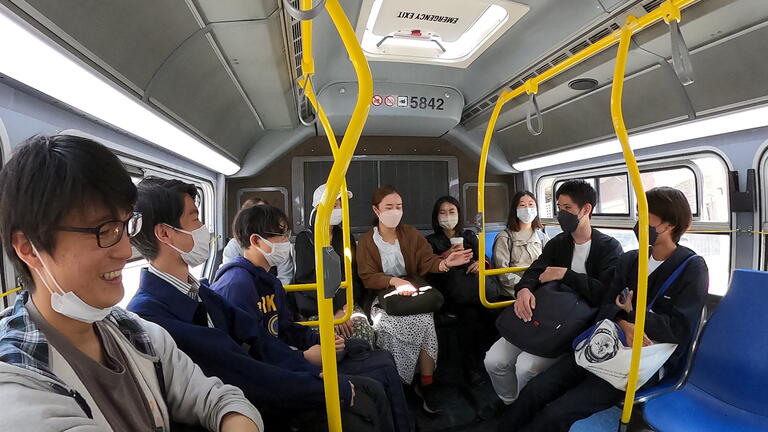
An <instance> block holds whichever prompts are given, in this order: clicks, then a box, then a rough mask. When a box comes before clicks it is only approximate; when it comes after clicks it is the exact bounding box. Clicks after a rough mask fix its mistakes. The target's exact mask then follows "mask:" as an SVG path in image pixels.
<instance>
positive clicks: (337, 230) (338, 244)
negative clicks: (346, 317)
mask: <svg viewBox="0 0 768 432" xmlns="http://www.w3.org/2000/svg"><path fill="white" fill-rule="evenodd" d="M343 239H344V232H343V230H342V229H341V227H339V226H334V227H333V238H332V239H331V246H332V247H333V250H334V251H336V253H337V254H338V255H339V257H340V258H341V274H342V276H343V278H346V275H345V274H344V240H343ZM314 244H315V234H314V232H312V231H311V230H307V231H302V232H300V233H299V234H298V235H297V236H296V244H295V245H294V254H295V255H294V256H295V257H296V271H295V273H294V277H293V279H294V282H295V283H297V284H305V283H314V282H315V246H314ZM350 244H351V249H352V251H351V252H352V276H353V280H352V286H353V290H354V298H355V303H357V304H362V303H363V299H362V298H361V297H360V296H361V295H362V294H361V293H362V287H363V283H362V282H361V281H360V278H359V277H358V276H357V262H356V261H355V238H354V237H352V239H351V242H350ZM289 296H290V297H293V301H294V302H295V306H296V310H297V311H298V312H299V314H301V316H302V317H304V318H309V317H310V316H312V315H317V294H316V293H315V292H314V291H300V292H292V293H289ZM346 302H347V297H346V291H345V290H343V289H341V290H339V291H338V292H337V293H336V296H335V297H334V298H333V309H334V311H338V310H339V309H341V308H342V307H343V306H344V304H346Z"/></svg>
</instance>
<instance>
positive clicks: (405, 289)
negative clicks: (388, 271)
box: [389, 277, 417, 296]
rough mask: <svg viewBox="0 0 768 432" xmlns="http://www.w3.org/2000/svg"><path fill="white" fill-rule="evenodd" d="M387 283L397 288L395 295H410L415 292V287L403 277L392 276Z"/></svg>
mask: <svg viewBox="0 0 768 432" xmlns="http://www.w3.org/2000/svg"><path fill="white" fill-rule="evenodd" d="M389 284H390V285H392V286H393V287H395V289H397V295H401V296H410V295H413V294H415V293H416V291H417V290H416V287H415V286H413V284H411V283H410V282H408V281H407V280H405V279H400V278H396V277H393V278H392V279H390V280H389Z"/></svg>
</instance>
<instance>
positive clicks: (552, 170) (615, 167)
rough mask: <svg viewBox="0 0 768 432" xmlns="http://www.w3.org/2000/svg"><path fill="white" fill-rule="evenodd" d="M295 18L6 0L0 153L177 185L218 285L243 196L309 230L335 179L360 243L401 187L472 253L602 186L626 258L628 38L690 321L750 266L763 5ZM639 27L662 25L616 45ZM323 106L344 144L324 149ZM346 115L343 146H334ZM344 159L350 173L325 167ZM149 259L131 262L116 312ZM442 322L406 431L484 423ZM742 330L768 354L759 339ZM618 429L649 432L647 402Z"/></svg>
mask: <svg viewBox="0 0 768 432" xmlns="http://www.w3.org/2000/svg"><path fill="white" fill-rule="evenodd" d="M311 3H312V2H310V3H309V4H311ZM331 4H340V6H341V10H342V11H343V14H344V15H346V18H348V21H349V26H350V27H349V28H348V29H347V30H351V31H352V32H353V33H350V34H353V35H354V41H355V43H356V44H357V50H358V51H359V52H361V53H362V54H363V55H364V57H361V58H364V59H365V62H366V63H367V66H368V67H369V68H370V75H371V77H372V95H371V96H370V98H368V99H369V100H367V106H366V107H365V110H367V117H366V115H365V114H361V113H360V112H359V109H358V108H359V107H358V106H357V105H359V102H360V100H359V95H360V94H362V88H363V82H362V81H360V79H359V73H358V71H356V65H353V64H352V62H351V60H353V61H355V59H356V58H357V57H355V56H354V54H350V52H349V51H348V47H346V46H345V42H348V41H346V40H342V38H340V37H339V32H338V31H337V25H336V24H335V23H334V21H333V20H332V18H331V16H330V15H329V13H327V11H326V10H325V8H324V5H325V6H326V7H328V8H329V9H330V7H331V6H330V5H331ZM680 5H683V7H681V6H680ZM313 6H314V9H315V12H316V13H312V14H310V13H307V11H306V10H302V9H307V3H306V2H304V1H302V4H301V5H300V4H299V0H283V1H279V0H153V1H150V0H134V1H89V0H67V1H61V0H0V144H1V148H2V153H0V159H1V160H2V161H7V160H8V158H10V156H11V154H12V153H13V150H14V148H15V147H16V146H17V145H18V144H19V143H21V142H23V141H24V140H25V139H26V138H28V137H29V136H32V135H35V134H70V135H78V136H84V137H88V138H92V139H94V140H96V141H98V142H100V143H102V144H104V145H106V146H107V147H109V148H110V149H111V150H112V151H113V152H114V153H115V154H117V155H118V156H119V158H120V160H121V161H122V162H123V163H124V165H125V167H126V169H127V170H128V171H129V173H130V175H131V177H132V178H133V180H134V182H135V183H138V182H139V181H141V180H142V179H143V178H145V177H147V176H159V177H165V178H175V179H180V180H183V181H185V182H189V183H193V184H194V185H195V186H196V187H197V189H198V193H199V196H200V200H199V203H198V205H199V209H200V214H201V218H202V220H203V222H204V223H205V225H207V226H208V228H209V230H210V231H211V232H212V233H214V234H215V236H216V239H217V240H216V243H215V245H216V247H215V248H212V252H211V255H210V257H209V259H208V260H207V261H206V262H205V263H204V264H202V265H200V266H198V267H196V268H194V269H192V273H193V275H194V276H195V277H198V278H208V279H212V278H213V277H214V275H215V273H216V270H217V268H219V266H220V265H221V261H222V251H223V248H224V246H225V245H226V242H227V240H228V239H229V238H231V237H232V233H231V226H232V222H233V220H234V217H235V215H236V214H237V211H238V209H240V206H241V205H242V204H243V203H244V202H245V201H246V200H248V199H249V198H254V197H260V198H262V199H264V200H266V201H268V202H269V204H270V205H273V206H275V207H278V208H280V209H281V210H283V211H284V212H285V214H286V215H287V216H288V218H289V220H290V225H291V226H290V229H291V230H292V232H293V233H299V232H302V231H304V230H306V229H308V227H309V224H310V217H311V216H310V215H311V213H312V194H313V191H314V190H315V188H317V187H318V186H319V185H320V184H323V183H326V182H327V181H330V179H331V176H330V174H331V171H332V169H334V168H337V169H340V170H341V174H342V177H343V179H344V180H345V187H346V188H347V189H348V190H349V191H351V192H353V193H354V198H353V199H350V200H349V202H348V208H347V209H346V211H348V219H345V221H347V222H348V225H349V226H348V228H349V230H350V231H351V232H352V234H353V235H355V236H359V235H361V234H363V233H365V232H366V231H368V230H369V229H370V228H371V224H370V220H371V218H372V216H373V213H372V212H371V209H370V207H369V206H370V202H371V199H372V196H373V193H374V191H375V190H376V189H377V188H378V187H379V186H381V185H386V184H391V185H394V186H395V187H396V188H397V189H398V190H400V191H401V193H402V197H403V200H404V203H403V207H404V208H405V212H404V219H403V221H404V222H405V223H407V224H409V225H412V226H414V227H416V228H417V229H419V230H420V231H421V232H422V233H424V234H425V235H426V234H429V233H431V231H432V225H431V211H432V206H433V203H434V202H435V200H436V199H437V198H438V197H441V196H445V195H450V196H452V197H454V198H456V199H457V200H458V201H459V202H460V203H461V206H462V208H463V215H464V220H463V221H462V222H463V224H464V226H466V227H472V228H473V229H474V230H475V231H476V232H478V234H479V235H480V236H481V237H482V239H483V241H482V242H481V244H484V246H483V248H484V249H482V250H484V251H485V253H486V255H487V256H488V257H490V256H491V245H492V244H493V239H494V236H495V235H496V234H498V233H499V232H500V231H503V230H504V228H505V224H506V221H507V217H508V212H509V211H510V202H511V198H512V196H513V195H514V194H515V193H516V192H517V191H521V190H529V191H532V192H533V193H534V194H535V195H536V197H537V204H538V209H539V215H540V217H541V219H542V222H543V223H544V225H545V231H546V233H547V234H548V235H549V237H550V238H551V237H554V236H555V235H556V234H558V233H559V232H561V229H560V227H559V226H558V222H557V215H556V211H557V202H556V198H555V191H556V190H557V188H558V187H559V186H560V185H561V184H562V183H563V182H565V181H567V180H570V179H583V180H585V181H586V182H587V183H589V184H590V185H592V186H593V187H594V189H595V190H596V191H597V196H598V200H597V205H596V206H595V209H594V215H593V217H592V224H593V226H595V227H597V228H598V229H599V230H601V231H602V232H604V233H606V234H608V235H610V236H613V237H614V238H616V239H617V240H618V241H619V242H620V243H621V246H622V248H623V250H624V251H629V250H632V249H637V248H638V240H637V238H636V237H635V234H634V233H633V231H632V227H633V226H634V225H635V223H636V222H637V221H638V218H639V215H638V213H637V208H638V205H639V200H638V199H637V194H636V192H635V191H636V189H635V188H634V186H635V185H634V184H633V178H632V173H631V172H630V169H629V168H628V164H629V159H628V158H625V156H626V154H625V153H622V143H621V140H619V139H617V134H616V129H615V126H616V122H615V121H616V117H615V115H613V114H615V113H612V110H611V107H612V102H613V103H615V102H616V101H615V100H613V99H612V91H613V90H614V88H615V85H614V83H615V82H616V81H615V76H614V75H615V70H616V67H617V58H618V57H617V52H616V50H617V45H618V44H617V43H619V42H620V38H621V37H623V36H625V37H629V38H630V39H629V40H628V44H629V45H628V47H627V48H628V56H627V58H626V59H625V60H626V70H625V71H624V73H623V74H622V79H623V81H622V82H623V96H622V97H621V99H620V104H621V106H622V107H623V119H624V120H625V121H626V124H625V128H626V130H628V132H629V137H630V138H629V145H630V146H631V148H632V151H634V155H633V156H632V158H631V159H634V158H636V161H637V166H638V169H639V178H640V179H641V180H642V186H643V187H644V188H645V189H650V188H652V187H657V186H670V187H674V188H676V189H679V190H681V191H682V192H683V193H684V194H685V196H686V198H687V199H688V201H689V203H690V206H691V211H692V214H693V223H692V226H691V228H690V231H689V232H688V233H686V234H685V235H684V237H683V238H682V240H681V244H684V245H686V246H688V247H690V248H691V249H693V250H695V251H696V252H697V253H698V254H699V255H701V256H702V257H704V259H705V260H706V264H707V266H708V268H709V295H708V298H707V313H708V315H709V316H712V315H713V314H717V311H718V305H719V303H720V301H721V299H723V298H724V296H727V295H728V293H729V287H730V286H731V278H732V274H733V271H734V270H736V269H751V270H757V271H768V243H767V242H766V240H768V236H767V235H766V233H765V232H764V231H768V189H766V188H765V184H766V181H768V151H766V150H767V149H768V79H766V77H768V55H766V45H767V44H768V2H766V1H765V0H698V1H690V0H687V1H683V0H666V1H662V0H568V1H565V0H515V1H510V0H440V1H438V0H421V1H418V2H412V1H411V2H409V1H404V0H338V1H337V0H328V1H327V2H326V1H325V0H323V1H320V2H315V5H313ZM292 9H295V10H296V11H294V12H291V10H292ZM659 11H666V12H663V13H661V12H659ZM302 12H303V13H304V14H302ZM654 13H656V14H660V13H661V14H660V15H658V16H660V17H662V18H664V19H657V20H655V21H654V22H649V23H647V24H643V26H644V27H643V28H642V29H635V30H631V31H630V30H627V31H629V32H630V33H626V34H624V33H623V32H624V29H627V28H629V27H631V25H634V24H631V23H637V22H638V20H640V19H641V17H644V16H649V15H652V14H654ZM292 14H293V15H296V17H299V18H301V19H298V18H296V17H294V16H293V15H292ZM309 15H313V16H309ZM632 17H634V18H632ZM668 18H669V22H666V21H667V19H668ZM307 21H309V22H311V27H310V26H307V25H306V24H303V23H305V22H307ZM678 21H679V22H678ZM627 23H630V24H627ZM307 28H309V29H310V30H311V32H310V34H306V29H307ZM308 39H311V40H309V41H308ZM609 41H610V42H609ZM308 47H309V48H310V49H311V51H309V52H306V50H307V48H308ZM308 57H311V58H312V62H311V63H309V62H308V61H307V59H308ZM566 65H567V66H566ZM308 67H311V69H313V70H308ZM309 87H311V89H310V88H309ZM310 92H311V93H313V94H312V95H309V93H310ZM511 95H514V96H511ZM310 96H311V97H310ZM614 96H615V95H614ZM310 99H314V100H310ZM318 104H319V105H320V106H322V110H323V111H324V115H325V117H327V126H330V128H331V130H333V131H334V135H335V140H334V142H338V145H340V146H341V147H340V148H339V149H332V148H331V147H330V146H329V136H328V133H327V130H326V128H324V125H323V124H322V122H321V121H320V120H319V118H318V117H319V115H318V109H317V105H318ZM361 116H362V122H363V123H364V127H363V128H362V130H361V131H358V134H359V139H357V138H356V137H355V136H353V135H354V132H352V133H348V134H347V135H345V131H347V132H349V130H350V129H353V128H352V127H350V129H347V128H348V126H349V125H350V124H352V123H355V122H359V121H360V120H361ZM362 125H363V124H362V123H361V124H360V126H362ZM332 138H333V137H332ZM348 141H351V142H348ZM332 145H334V144H332ZM344 146H351V147H347V148H349V149H351V152H350V154H349V155H348V156H349V160H348V163H347V164H346V166H342V165H344V164H343V163H341V164H338V165H335V162H336V161H337V160H339V158H342V157H344V156H342V154H344V153H345V149H347V148H345V147H344ZM632 151H630V152H629V153H630V154H631V153H632ZM352 153H353V154H352ZM43 175H45V173H41V176H43ZM334 179H335V180H334V181H335V182H336V183H334V184H340V183H339V182H340V181H341V180H340V179H341V177H340V178H336V177H334ZM0 199H2V198H1V197H0ZM329 202H330V201H329ZM146 266H147V261H146V260H145V259H143V258H142V257H141V256H140V255H139V254H138V252H134V257H133V258H132V259H131V261H130V262H129V264H128V265H127V266H126V268H125V269H124V271H123V283H124V286H125V291H126V295H125V298H124V299H123V301H122V302H121V304H120V305H121V306H125V305H126V304H127V303H128V301H130V299H131V297H132V295H133V292H135V291H136V289H137V287H138V283H139V275H140V271H141V269H142V268H144V267H146ZM0 281H2V291H1V292H2V293H3V294H6V295H4V296H3V298H2V299H0V301H2V302H3V307H8V306H11V305H12V304H13V299H14V297H15V296H16V295H17V293H16V292H14V289H15V288H16V287H17V285H18V284H17V278H16V275H15V274H14V271H13V269H12V266H11V265H10V262H9V260H8V258H7V257H6V256H5V254H3V260H2V261H0ZM455 325H461V323H458V324H455V323H454V324H450V323H448V324H440V323H438V338H439V341H440V359H441V360H440V363H438V365H439V366H438V368H437V371H436V382H438V383H439V385H440V386H441V389H442V395H441V396H442V398H443V399H444V401H443V402H444V403H445V404H446V406H447V407H449V408H448V409H446V410H444V412H442V413H440V414H438V415H427V414H424V413H422V412H420V411H419V410H418V408H414V412H415V413H416V425H417V426H418V430H420V431H424V432H433V431H434V432H436V431H480V430H487V429H489V428H492V427H496V426H495V425H496V424H497V422H498V418H493V417H491V418H483V417H484V416H482V415H481V413H482V408H483V407H484V406H485V405H486V404H488V403H490V401H491V399H492V398H494V397H495V395H494V394H493V389H492V388H491V386H490V384H489V383H488V381H487V380H485V381H482V382H481V383H480V384H477V383H475V384H471V383H469V382H467V380H465V379H464V378H463V374H462V371H461V370H460V366H459V365H458V363H456V362H454V361H452V359H453V358H454V357H455V356H456V355H457V352H458V351H460V350H461V344H462V343H463V342H465V341H461V340H456V339H455V334H454V333H452V326H455ZM329 328H330V327H329ZM743 330H744V331H748V330H752V331H753V332H754V330H755V329H743ZM758 333H762V332H759V331H758ZM752 337H756V338H760V339H762V342H761V343H763V344H765V343H766V341H765V336H764V334H753V336H752ZM452 338H453V339H452ZM742 354H743V355H747V356H748V355H750V354H749V353H746V354H744V353H742ZM756 361H759V360H758V359H756ZM754 364H755V365H757V363H754ZM755 368H756V370H755V373H758V372H757V368H758V367H757V366H755ZM761 376H763V377H764V376H765V372H764V371H763V372H762V375H761ZM742 397H748V396H747V395H742ZM337 405H338V404H337ZM630 405H631V404H630ZM621 414H622V408H621V407H620V406H617V407H615V408H613V409H611V410H608V411H607V412H602V413H598V415H595V416H593V417H590V418H589V419H586V420H582V421H580V422H577V423H576V424H575V425H574V426H573V428H572V429H571V430H572V431H601V430H614V429H615V428H616V427H617V426H618V424H619V416H620V415H621ZM755 415H757V414H755ZM762 415H763V416H764V415H765V414H762ZM763 418H765V417H763ZM628 424H629V429H628V430H635V431H641V430H652V427H651V426H650V425H649V424H648V423H647V422H646V420H645V419H644V416H643V401H638V402H637V403H636V404H635V405H634V413H633V415H632V416H631V419H630V420H629V421H628ZM625 426H626V425H625ZM679 430H685V429H679ZM750 430H753V429H750ZM754 430H758V429H754Z"/></svg>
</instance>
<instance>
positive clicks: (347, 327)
mask: <svg viewBox="0 0 768 432" xmlns="http://www.w3.org/2000/svg"><path fill="white" fill-rule="evenodd" d="M346 308H347V306H344V308H343V309H339V310H338V312H336V314H334V316H333V318H334V319H339V318H344V315H346ZM335 330H336V334H337V335H339V336H341V337H343V338H344V339H349V338H351V337H352V331H353V330H354V329H353V328H352V318H350V319H348V320H346V321H345V322H343V323H341V324H339V325H337V326H336V327H335Z"/></svg>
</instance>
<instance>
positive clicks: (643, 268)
mask: <svg viewBox="0 0 768 432" xmlns="http://www.w3.org/2000/svg"><path fill="white" fill-rule="evenodd" d="M636 24H637V18H635V17H633V16H630V17H627V21H626V23H624V26H623V27H622V28H621V39H620V41H619V48H618V52H617V54H616V67H615V69H614V72H613V86H612V88H611V120H612V121H613V128H614V130H615V131H616V137H617V138H618V139H619V142H620V143H621V150H622V152H623V154H624V160H625V161H626V163H627V170H628V171H629V178H630V179H631V180H632V189H634V191H635V195H636V196H637V213H638V219H639V220H638V225H639V236H638V251H639V253H638V254H637V292H636V293H635V294H636V299H637V302H636V306H635V333H634V334H635V337H634V338H633V340H632V362H631V364H630V367H629V380H628V381H627V393H626V395H625V397H624V411H623V412H622V415H621V422H622V423H623V424H627V423H629V419H630V417H631V415H632V407H633V405H634V402H635V390H636V387H637V373H638V368H639V367H640V354H641V352H642V349H643V332H644V330H645V305H646V298H647V295H648V200H647V199H646V196H645V189H644V188H643V181H642V179H641V178H640V169H639V168H638V166H637V159H635V154H634V152H633V151H632V147H630V145H629V133H628V132H627V127H626V125H625V124H624V114H623V112H622V107H621V102H622V93H623V91H624V72H625V70H626V66H627V56H628V54H629V44H630V42H631V40H632V29H633V27H634V26H635V25H636Z"/></svg>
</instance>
